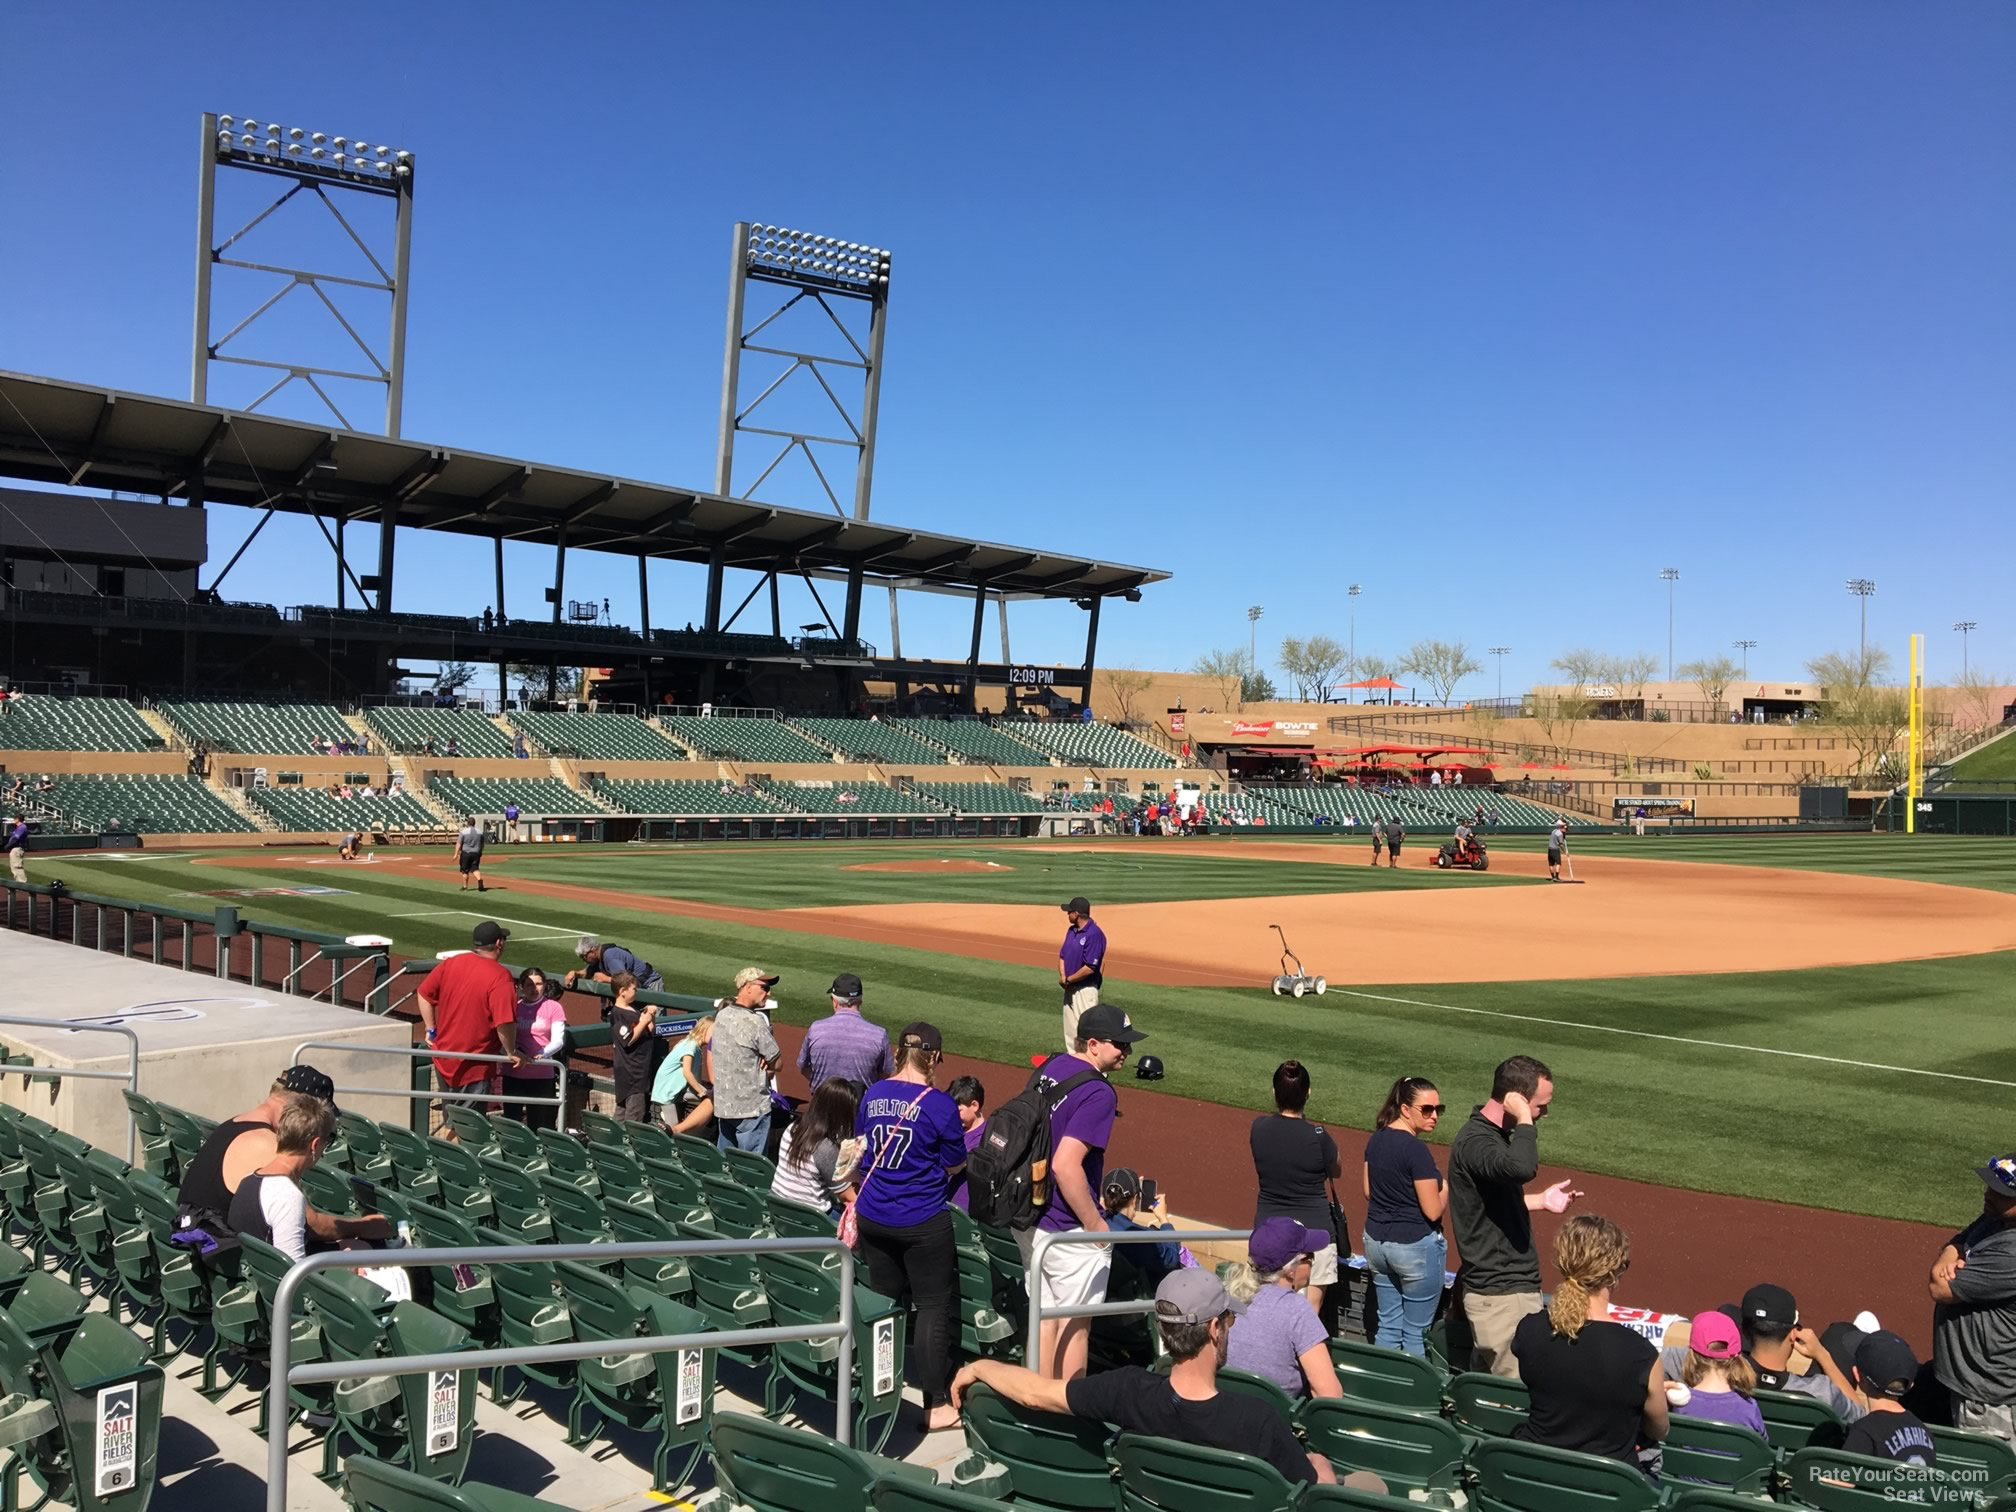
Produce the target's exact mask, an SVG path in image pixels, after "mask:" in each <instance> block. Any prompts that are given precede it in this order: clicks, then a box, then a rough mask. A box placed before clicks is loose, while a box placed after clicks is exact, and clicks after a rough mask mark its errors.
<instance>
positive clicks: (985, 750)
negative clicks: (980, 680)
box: [887, 719, 1052, 767]
mask: <svg viewBox="0 0 2016 1512" xmlns="http://www.w3.org/2000/svg"><path fill="white" fill-rule="evenodd" d="M887 723H889V724H890V725H891V726H893V727H894V728H896V729H898V730H902V731H903V732H905V733H906V734H909V735H914V736H916V737H917V739H919V740H921V741H923V742H925V743H926V744H928V745H931V746H933V747H937V748H942V749H943V750H946V751H948V752H951V753H952V754H954V755H957V756H960V757H963V758H964V759H965V760H967V761H969V762H983V763H987V764H990V765H993V766H1011V767H1026V766H1049V765H1051V764H1052V763H1051V760H1050V756H1049V753H1048V752H1046V751H1042V750H1039V749H1038V748H1037V747H1035V746H1032V745H1026V744H1024V743H1023V742H1022V741H1020V740H1017V739H1016V738H1015V737H1014V736H1013V735H1010V734H1007V733H1005V731H1004V729H1003V728H1000V727H997V726H994V725H991V724H987V723H985V722H983V721H981V720H977V719H894V720H889V721H887Z"/></svg>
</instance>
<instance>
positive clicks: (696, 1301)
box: [673, 1218, 777, 1368]
mask: <svg viewBox="0 0 2016 1512" xmlns="http://www.w3.org/2000/svg"><path fill="white" fill-rule="evenodd" d="M673 1226H674V1227H675V1228H677V1229H678V1231H679V1237H680V1238H682V1239H700V1240H706V1239H719V1238H720V1237H721V1235H719V1234H717V1233H715V1232H714V1231H713V1230H712V1229H710V1228H702V1227H700V1226H699V1225H697V1224H694V1223H692V1222H691V1221H689V1220H687V1219H685V1218H678V1219H675V1220H673ZM776 1258H777V1257H776V1256H774V1255H766V1256H763V1257H762V1258H761V1259H760V1260H759V1259H758V1258H757V1257H755V1256H751V1255H724V1254H722V1253H720V1252H719V1251H710V1250H695V1251H694V1252H693V1253H692V1254H690V1255H688V1256H687V1257H686V1263H687V1264H688V1265H689V1266H691V1267H692V1270H693V1306H694V1307H695V1308H696V1309H697V1310H698V1311H699V1312H700V1313H701V1314H702V1315H703V1316H705V1317H706V1318H707V1320H708V1322H709V1323H710V1324H711V1325H712V1326H713V1327H714V1328H716V1329H718V1330H721V1331H722V1332H727V1331H729V1330H733V1329H744V1328H766V1327H769V1326H770V1324H771V1321H772V1318H771V1309H770V1295H769V1292H768V1291H767V1290H766V1288H765V1282H764V1271H765V1270H766V1269H767V1268H768V1265H769V1263H770V1262H772V1261H774V1260H775V1259H776ZM721 1352H722V1353H723V1354H725V1355H726V1356H727V1357H728V1358H729V1359H731V1360H733V1361H734V1362H735V1363H736V1364H738V1365H744V1366H748V1367H751V1368H754V1367H756V1366H759V1365H761V1366H764V1367H765V1368H767V1367H768V1364H769V1346H767V1345H761V1344H757V1345H750V1346H745V1347H739V1348H735V1349H727V1348H724V1349H723V1350H722V1351H721Z"/></svg>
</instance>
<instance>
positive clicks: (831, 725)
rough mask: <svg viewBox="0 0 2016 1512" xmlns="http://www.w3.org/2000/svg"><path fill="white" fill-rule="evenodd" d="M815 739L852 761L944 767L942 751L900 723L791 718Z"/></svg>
mask: <svg viewBox="0 0 2016 1512" xmlns="http://www.w3.org/2000/svg"><path fill="white" fill-rule="evenodd" d="M792 723H793V724H795V725H797V726H798V728H799V729H801V730H803V731H804V732H805V733H806V734H808V735H810V736H811V737H812V738H813V739H814V740H818V741H822V742H824V743H825V744H827V745H829V746H831V747H833V749H834V750H836V751H838V752H839V753H840V754H841V755H842V756H844V757H846V758H847V759H848V760H849V761H881V762H889V763H893V764H896V765H903V764H908V765H911V766H944V765H946V764H947V758H946V755H945V753H944V752H943V751H940V750H938V749H936V748H935V747H932V746H929V745H926V744H925V743H924V742H923V741H921V740H919V739H918V738H917V737H916V736H915V735H912V734H911V733H910V732H909V731H907V730H905V729H903V728H901V727H900V726H898V725H894V724H886V723H884V722H883V721H881V720H879V719H813V718H810V717H807V718H803V719H795V720H793V721H792Z"/></svg>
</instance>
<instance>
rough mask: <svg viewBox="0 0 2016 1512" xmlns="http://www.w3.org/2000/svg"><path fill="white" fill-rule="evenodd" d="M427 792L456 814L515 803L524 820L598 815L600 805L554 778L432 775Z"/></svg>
mask: <svg viewBox="0 0 2016 1512" xmlns="http://www.w3.org/2000/svg"><path fill="white" fill-rule="evenodd" d="M427 791H428V792H430V793H432V794H433V795H434V796H435V797H436V798H438V799H440V800H441V802H443V803H445V804H447V805H448V807H449V808H450V809H452V810H454V812H455V813H456V814H457V815H458V816H459V815H462V814H501V813H503V812H504V808H505V806H506V805H507V804H512V803H515V804H517V805H518V808H519V811H520V812H521V813H523V814H524V816H525V817H526V818H528V819H535V818H538V817H539V816H540V815H542V814H599V813H601V812H602V811H603V809H602V805H601V804H599V803H597V802H596V801H595V799H594V798H592V797H591V796H590V795H588V794H587V793H583V792H581V791H579V790H578V789H575V788H571V787H569V786H568V785H567V784H566V783H564V782H562V781H561V780H560V779H559V778H558V777H547V776H537V775H533V774H529V773H528V774H527V775H526V776H523V777H436V778H434V779H433V780H432V781H430V782H429V783H428V784H427Z"/></svg>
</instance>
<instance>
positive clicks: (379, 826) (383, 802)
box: [245, 787, 444, 835]
mask: <svg viewBox="0 0 2016 1512" xmlns="http://www.w3.org/2000/svg"><path fill="white" fill-rule="evenodd" d="M245 797H246V798H247V799H248V800H249V801H250V802H251V804H252V806H253V807H254V808H256V809H258V810H259V811H260V812H261V813H263V814H264V815H265V816H266V817H267V818H269V819H271V820H272V821H273V823H274V824H275V825H276V826H277V827H278V828H280V829H283V830H289V831H294V832H304V833H321V834H349V833H351V832H352V831H356V832H358V833H360V834H364V835H376V834H386V833H389V832H392V831H395V830H438V829H441V828H443V827H444V825H443V821H442V819H441V816H440V815H439V814H436V813H435V812H434V811H433V810H432V809H430V808H429V807H427V805H426V804H424V803H422V802H421V801H420V800H419V799H418V798H415V797H414V796H413V795H412V794H411V793H401V794H400V795H399V796H398V797H396V798H392V797H387V796H386V795H385V794H382V793H381V794H379V795H378V796H377V797H375V798H338V797H337V796H336V795H335V794H334V793H331V792H330V791H329V790H328V789H327V788H319V787H313V788H311V787H254V788H247V789H245Z"/></svg>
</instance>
